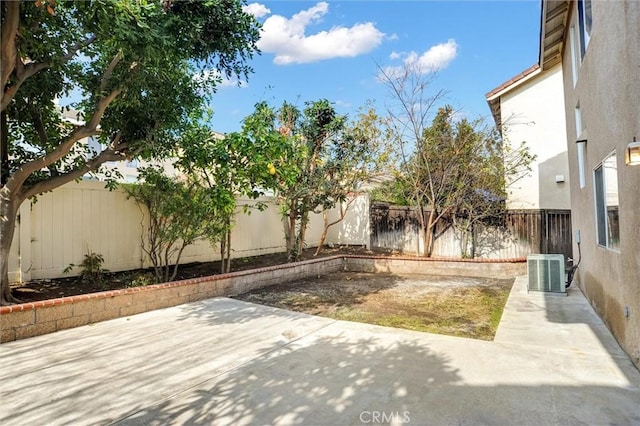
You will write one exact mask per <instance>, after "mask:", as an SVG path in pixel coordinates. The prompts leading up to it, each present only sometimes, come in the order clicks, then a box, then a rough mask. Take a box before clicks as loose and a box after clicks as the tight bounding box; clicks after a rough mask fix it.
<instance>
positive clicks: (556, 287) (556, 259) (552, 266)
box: [527, 254, 566, 293]
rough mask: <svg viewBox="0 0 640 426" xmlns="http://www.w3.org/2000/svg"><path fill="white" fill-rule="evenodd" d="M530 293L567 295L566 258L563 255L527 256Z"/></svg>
mask: <svg viewBox="0 0 640 426" xmlns="http://www.w3.org/2000/svg"><path fill="white" fill-rule="evenodd" d="M527 275H528V278H529V291H549V292H554V293H566V289H565V282H564V256H563V255H561V254H530V255H529V256H527Z"/></svg>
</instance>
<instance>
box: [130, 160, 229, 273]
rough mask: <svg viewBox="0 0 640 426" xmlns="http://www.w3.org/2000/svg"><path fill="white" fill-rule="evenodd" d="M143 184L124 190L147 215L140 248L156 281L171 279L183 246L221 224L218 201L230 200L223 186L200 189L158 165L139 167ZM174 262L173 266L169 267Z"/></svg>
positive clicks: (175, 270)
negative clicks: (165, 171) (168, 175)
mask: <svg viewBox="0 0 640 426" xmlns="http://www.w3.org/2000/svg"><path fill="white" fill-rule="evenodd" d="M140 176H141V177H142V178H143V179H144V183H141V184H136V185H129V186H128V187H127V188H126V192H127V194H128V196H129V197H132V198H134V199H135V200H136V201H137V202H138V204H139V205H141V206H144V207H145V209H143V212H144V213H145V214H147V215H148V217H149V227H148V229H147V232H146V233H145V235H144V236H143V250H144V251H145V252H146V253H147V254H148V255H149V257H150V259H151V263H152V264H153V267H154V271H155V274H156V277H157V279H158V281H159V282H166V281H171V280H173V279H174V278H175V276H176V275H177V272H178V265H179V262H180V257H181V255H182V252H183V251H184V249H185V247H187V246H189V245H191V244H193V243H194V242H195V241H196V240H198V239H200V238H203V237H206V236H207V235H208V234H209V233H212V232H214V230H213V229H214V228H217V227H219V226H221V225H220V223H219V220H216V219H217V218H218V217H219V216H220V209H221V208H225V207H224V206H223V207H221V203H220V200H226V202H227V204H231V203H233V200H232V199H229V197H228V194H227V193H226V192H225V190H224V188H217V187H214V188H203V187H201V186H199V185H197V184H196V183H194V182H193V181H189V180H186V181H185V180H178V179H175V178H169V177H167V176H165V175H164V174H163V172H162V171H161V170H160V169H159V168H155V167H148V168H146V169H142V170H141V173H140ZM172 265H173V267H172Z"/></svg>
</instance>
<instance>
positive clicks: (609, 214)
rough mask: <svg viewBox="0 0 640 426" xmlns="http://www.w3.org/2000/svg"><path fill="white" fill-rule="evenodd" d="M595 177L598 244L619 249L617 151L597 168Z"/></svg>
mask: <svg viewBox="0 0 640 426" xmlns="http://www.w3.org/2000/svg"><path fill="white" fill-rule="evenodd" d="M593 178H594V188H595V201H596V231H597V232H596V235H597V240H598V244H599V245H601V246H603V247H607V248H609V249H612V250H619V249H620V226H619V222H620V220H619V216H618V168H617V162H616V154H615V152H614V153H613V154H611V155H609V156H608V157H607V158H605V160H604V161H603V162H602V163H601V164H600V165H598V167H596V168H595V170H594V173H593Z"/></svg>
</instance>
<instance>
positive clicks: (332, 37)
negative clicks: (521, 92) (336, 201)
mask: <svg viewBox="0 0 640 426" xmlns="http://www.w3.org/2000/svg"><path fill="white" fill-rule="evenodd" d="M246 10H247V11H249V12H250V13H253V14H254V15H255V16H256V17H257V18H258V20H259V21H260V22H261V23H263V32H262V37H261V39H260V42H259V47H260V49H261V50H262V54H261V55H259V56H256V57H255V58H254V59H253V60H252V61H251V66H252V67H253V69H254V71H255V72H254V73H253V74H251V75H250V76H249V80H248V82H246V83H242V84H241V85H240V87H238V85H237V82H233V81H225V82H224V84H223V85H221V86H220V87H219V88H218V92H217V93H216V94H215V95H214V97H213V101H212V105H211V106H212V108H213V110H214V116H213V119H212V121H211V122H210V125H211V127H212V128H213V129H214V130H217V131H219V132H223V133H228V132H233V131H237V130H240V127H241V122H242V119H243V118H244V117H246V116H247V115H249V114H250V113H251V112H252V111H253V106H254V104H255V103H256V102H259V101H263V100H264V101H267V102H269V103H270V104H272V105H274V106H279V105H280V104H281V103H282V101H284V100H286V101H289V102H291V103H295V104H297V105H298V106H300V107H303V106H304V102H305V101H314V100H318V99H321V98H326V99H328V100H329V101H331V102H333V103H334V104H335V106H336V109H337V110H338V112H340V113H343V114H349V115H350V116H353V115H354V114H355V113H356V112H357V109H358V108H359V107H360V106H362V105H364V104H365V102H366V101H367V100H372V101H373V102H374V103H375V104H376V106H377V108H378V110H379V112H380V113H382V112H383V111H384V103H385V100H386V99H387V98H388V94H387V92H386V90H385V88H384V86H383V85H382V84H380V83H379V82H378V80H377V79H376V74H377V65H376V64H379V65H380V66H382V67H392V66H399V65H402V63H403V61H406V60H411V59H413V60H417V61H420V63H421V64H424V69H425V72H430V71H432V70H435V69H437V70H438V71H437V78H436V80H435V82H434V83H433V87H434V90H436V89H443V90H445V91H447V97H446V99H445V101H446V102H447V103H449V104H451V105H453V106H454V108H456V109H457V110H459V111H460V112H461V114H463V115H464V116H466V117H468V118H476V117H479V116H483V117H487V118H488V117H490V112H489V108H488V106H487V103H486V101H485V97H484V95H485V93H487V92H488V91H490V90H491V89H493V88H495V87H496V86H498V85H500V84H502V83H503V82H505V81H507V80H508V79H510V78H511V77H513V76H515V75H516V74H518V73H520V72H521V71H523V70H525V69H526V68H528V67H530V66H531V65H533V64H535V63H536V62H537V59H538V48H539V33H540V2H539V1H537V0H521V1H328V2H317V1H264V2H256V3H250V4H249V5H248V6H247V9H246ZM234 83H236V84H234Z"/></svg>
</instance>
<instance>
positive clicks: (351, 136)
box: [315, 104, 391, 256]
mask: <svg viewBox="0 0 640 426" xmlns="http://www.w3.org/2000/svg"><path fill="white" fill-rule="evenodd" d="M382 126H383V121H382V119H381V118H380V117H379V116H378V114H377V113H376V110H375V108H374V107H373V106H372V105H371V104H368V105H367V106H366V107H365V108H362V109H361V110H360V112H359V114H358V116H357V118H356V120H355V121H353V122H352V123H351V124H350V125H349V127H348V129H347V130H346V132H345V134H344V136H343V138H344V139H345V143H344V144H343V145H342V146H340V149H339V151H338V152H336V153H335V154H336V157H337V158H338V160H339V161H337V162H336V163H338V164H339V166H338V167H333V168H332V169H331V176H330V179H325V181H324V182H323V185H324V187H323V191H324V193H325V194H326V199H327V201H329V202H328V203H326V204H325V205H324V206H323V209H322V218H323V224H324V226H323V230H322V234H321V235H320V241H319V242H318V247H317V249H316V252H315V256H317V255H318V254H320V252H321V251H322V248H323V246H324V241H325V239H326V237H327V233H328V231H329V228H330V227H332V226H335V225H337V224H338V223H340V222H342V221H343V220H344V218H345V217H346V214H347V212H348V211H349V209H350V207H351V205H352V204H353V202H354V201H355V200H356V198H355V197H354V196H353V195H354V192H355V191H357V190H358V189H359V188H360V187H361V186H362V184H363V183H368V182H371V181H372V180H374V179H376V178H379V177H380V176H381V175H382V174H383V173H384V170H385V168H386V166H387V165H388V164H389V162H390V158H391V157H390V155H391V152H390V149H389V148H390V147H389V145H388V144H387V141H386V138H385V134H384V131H383V128H382ZM350 195H351V197H350ZM336 206H338V207H339V212H338V218H337V219H334V220H332V221H331V220H330V219H329V210H330V209H332V208H335V207H336Z"/></svg>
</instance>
